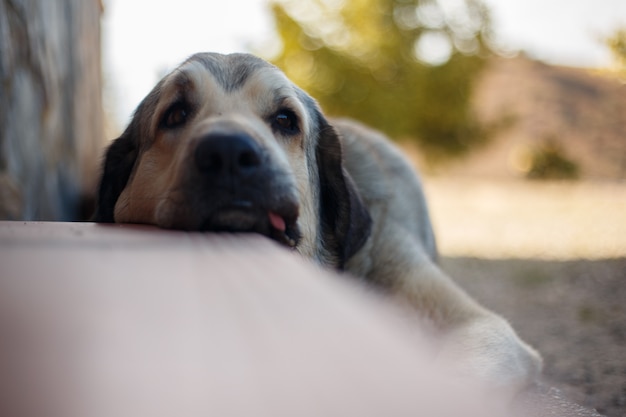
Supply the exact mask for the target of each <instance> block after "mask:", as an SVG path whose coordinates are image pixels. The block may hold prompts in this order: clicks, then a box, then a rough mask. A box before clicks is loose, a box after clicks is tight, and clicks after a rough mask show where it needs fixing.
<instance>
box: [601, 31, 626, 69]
mask: <svg viewBox="0 0 626 417" xmlns="http://www.w3.org/2000/svg"><path fill="white" fill-rule="evenodd" d="M605 43H606V45H607V46H608V47H609V49H610V50H611V53H612V54H613V61H614V62H615V67H616V71H617V74H618V75H619V76H620V77H621V78H622V79H624V80H626V27H624V28H621V29H618V30H616V31H615V33H613V35H611V36H609V37H608V38H606V39H605Z"/></svg>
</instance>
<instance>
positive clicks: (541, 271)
mask: <svg viewBox="0 0 626 417" xmlns="http://www.w3.org/2000/svg"><path fill="white" fill-rule="evenodd" d="M441 264H442V267H443V268H444V269H445V270H446V271H447V272H448V273H449V274H450V275H451V276H453V277H455V278H456V281H457V282H459V283H460V284H461V285H462V286H463V287H464V288H465V289H466V290H467V291H468V292H469V293H471V294H472V295H473V296H474V297H475V298H476V299H478V300H479V301H480V302H482V303H483V304H484V305H486V306H488V307H489V308H491V309H492V310H495V311H497V312H498V313H500V314H501V315H503V316H504V317H506V318H507V319H508V320H509V321H510V322H511V324H512V325H513V327H514V328H515V329H516V330H517V331H518V332H519V334H520V335H521V336H522V338H523V339H525V340H526V341H528V342H529V343H530V344H532V345H533V346H535V347H536V348H537V349H538V350H539V351H540V352H541V354H542V355H543V357H544V361H545V364H544V375H545V379H546V384H547V385H549V386H553V387H556V388H558V389H560V390H561V392H562V395H563V397H564V398H566V399H569V400H571V401H574V402H576V403H578V404H580V405H582V406H585V407H588V408H592V409H596V410H597V411H598V412H599V413H600V414H604V415H606V416H609V417H623V416H626V258H621V259H610V260H608V259H607V260H594V261H592V260H573V261H541V260H519V259H518V260H515V259H508V260H487V259H478V258H459V257H444V258H443V259H442V260H441Z"/></svg>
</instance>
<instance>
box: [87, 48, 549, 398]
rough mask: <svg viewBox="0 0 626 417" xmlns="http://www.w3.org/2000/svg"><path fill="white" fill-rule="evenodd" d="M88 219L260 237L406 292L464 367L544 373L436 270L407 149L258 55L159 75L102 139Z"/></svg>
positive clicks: (514, 383) (502, 326) (522, 378)
mask: <svg viewBox="0 0 626 417" xmlns="http://www.w3.org/2000/svg"><path fill="white" fill-rule="evenodd" d="M95 220H96V221H97V222H120V223H146V224H152V225H156V226H159V227H162V228H168V229H181V230H189V231H229V232H253V233H259V234H262V235H265V236H267V237H269V238H270V239H273V240H275V241H276V242H278V243H280V244H281V245H284V246H286V247H290V248H293V249H294V250H295V251H297V252H298V253H300V254H302V255H303V256H305V257H307V258H310V259H312V260H314V261H315V262H317V263H319V264H321V265H325V266H328V267H332V268H335V269H338V270H342V271H346V272H348V273H349V274H351V275H353V276H356V277H359V278H361V279H362V280H364V281H366V282H369V283H372V284H373V285H375V286H377V287H379V288H384V289H385V291H388V292H389V293H390V294H394V295H397V296H398V297H400V298H401V299H403V300H405V301H406V302H408V303H409V304H410V305H411V306H412V307H414V308H415V309H417V310H418V311H419V313H420V315H423V316H424V317H427V318H428V319H429V320H430V321H431V322H432V323H434V325H435V327H436V328H437V329H438V331H440V332H441V334H443V338H444V343H443V347H442V355H444V357H450V358H454V360H456V361H458V366H459V369H460V370H463V372H468V373H470V374H472V375H476V376H478V377H480V378H485V379H486V380H488V381H490V382H492V383H494V384H496V385H498V386H507V387H514V389H521V388H523V387H526V386H528V385H529V384H531V383H532V382H534V381H535V380H536V379H537V377H538V375H539V374H540V371H541V367H542V360H541V357H540V355H539V354H538V353H537V352H536V351H535V350H534V349H533V348H532V347H530V346H529V345H528V344H526V343H525V342H523V341H522V340H521V339H520V338H519V337H518V336H517V334H516V333H515V332H514V330H513V329H512V328H511V326H510V325H509V324H508V322H507V321H505V320H504V319H503V318H501V317H500V316H498V315H497V314H495V313H493V312H491V311H489V310H487V309H486V308H484V307H482V306H480V305H479V304H478V303H477V302H476V301H474V300H473V299H472V298H471V297H470V296H469V295H467V294H466V293H465V292H464V291H463V290H462V289H460V287H458V286H457V285H456V284H455V283H454V282H453V281H452V280H451V279H450V278H449V277H448V276H447V275H445V274H444V273H443V272H442V271H441V269H440V268H439V267H438V265H437V249H436V244H435V238H434V235H433V230H432V227H431V223H430V220H429V214H428V210H427V204H426V200H425V197H424V194H423V191H422V186H421V183H420V179H419V177H418V175H417V173H416V172H415V171H414V169H413V168H412V166H411V164H410V163H409V162H408V161H407V160H406V159H405V157H404V156H403V155H402V153H401V152H400V151H399V150H398V149H397V148H396V147H395V146H394V145H393V144H392V143H391V142H390V141H389V140H388V139H387V138H386V137H385V136H384V135H383V134H381V133H379V132H376V131H374V130H371V129H370V128H368V127H365V126H363V125H360V124H358V123H357V122H354V121H350V120H341V119H340V120H332V119H328V118H326V117H325V116H324V114H323V113H322V111H321V110H320V108H319V106H318V104H317V103H316V102H315V100H314V99H313V98H311V97H310V96H309V95H307V94H306V93H305V92H304V91H303V90H301V89H300V88H298V87H297V86H295V85H294V84H293V83H292V82H291V81H290V80H289V79H288V78H287V77H286V76H285V75H284V73H283V72H281V71H280V70H279V69H278V68H276V67H275V66H273V65H271V64H270V63H268V62H266V61H264V60H262V59H260V58H257V57H255V56H252V55H248V54H231V55H220V54H214V53H200V54H196V55H194V56H192V57H190V58H189V59H188V60H186V61H185V62H184V63H182V64H181V65H180V66H179V67H178V68H176V69H175V70H174V71H172V72H171V73H170V74H169V75H166V76H165V77H164V78H163V79H162V80H161V81H160V82H158V84H157V85H156V86H155V87H154V89H153V90H152V91H151V92H150V93H149V94H148V95H147V96H146V97H145V98H144V99H143V101H142V102H141V103H140V104H139V106H138V108H137V109H136V111H135V113H134V116H133V118H132V120H131V122H130V123H129V125H128V127H127V128H126V130H125V131H124V132H123V133H122V135H121V136H120V137H119V138H117V139H116V140H115V141H113V142H112V144H111V145H110V146H109V147H108V149H107V150H106V154H105V158H104V164H103V169H102V176H101V181H100V185H99V189H98V196H97V207H96V214H95Z"/></svg>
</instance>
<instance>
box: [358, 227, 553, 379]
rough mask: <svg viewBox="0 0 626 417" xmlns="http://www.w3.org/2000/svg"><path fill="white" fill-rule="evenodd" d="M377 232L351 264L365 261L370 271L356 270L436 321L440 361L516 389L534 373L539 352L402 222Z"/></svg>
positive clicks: (537, 364) (537, 368) (429, 318)
mask: <svg viewBox="0 0 626 417" xmlns="http://www.w3.org/2000/svg"><path fill="white" fill-rule="evenodd" d="M375 233H377V234H378V235H377V236H376V238H374V239H370V241H369V242H368V245H367V247H366V248H364V249H365V250H363V251H361V252H360V253H359V254H357V256H356V257H357V258H358V257H363V256H366V257H368V260H367V261H365V260H364V259H355V260H354V263H353V265H368V269H369V270H368V271H358V272H359V273H360V274H361V275H362V276H366V277H367V278H368V279H370V280H372V281H374V282H377V283H379V284H382V285H383V286H385V287H386V288H388V289H389V290H390V292H391V293H392V294H393V295H394V296H397V297H400V299H401V300H404V301H406V302H408V303H409V304H410V305H411V306H412V307H413V308H415V309H417V310H418V312H419V313H420V315H422V316H424V317H425V318H427V319H428V320H429V321H431V322H432V323H433V324H434V325H435V327H436V329H437V330H438V331H440V332H441V335H442V340H443V345H442V346H441V349H440V351H439V354H438V356H439V358H440V359H441V360H442V361H445V362H447V363H450V364H451V366H453V367H454V368H455V369H456V370H459V371H460V372H461V373H462V374H466V375H469V376H474V377H478V378H481V379H483V380H485V381H486V382H488V383H489V384H490V385H492V386H499V387H502V388H505V389H512V390H514V391H518V390H520V389H522V388H524V387H525V386H527V385H529V384H531V383H532V382H534V381H535V380H536V379H537V378H538V376H539V373H540V372H541V367H542V360H541V357H540V356H539V354H538V353H537V352H536V351H535V350H534V349H533V348H532V347H530V346H529V345H527V344H526V343H524V342H523V341H522V340H521V339H520V338H519V337H518V336H517V334H516V333H515V331H514V330H513V329H512V327H511V326H510V325H509V323H508V322H507V321H506V320H505V319H503V318H502V317H500V316H498V315H497V314H495V313H493V312H491V311H489V310H487V309H486V308H484V307H482V306H480V305H479V304H478V303H477V302H476V301H475V300H473V299H472V298H471V297H470V296H469V295H468V294H466V293H465V292H464V291H463V290H462V289H461V288H460V287H458V286H457V285H456V284H455V283H454V282H453V281H452V280H451V279H450V278H449V277H448V276H447V275H446V274H444V273H443V271H441V269H440V268H439V267H438V266H437V265H436V264H435V262H433V261H432V260H431V259H430V258H429V257H428V256H427V255H426V252H425V251H424V250H423V249H422V248H421V247H420V246H419V242H418V241H417V240H416V239H415V238H414V237H413V236H411V235H410V234H409V233H407V232H406V229H405V228H403V227H401V226H398V225H394V224H387V225H383V226H382V227H379V228H378V230H377V231H376V232H375ZM351 263H352V262H351ZM348 266H350V265H348Z"/></svg>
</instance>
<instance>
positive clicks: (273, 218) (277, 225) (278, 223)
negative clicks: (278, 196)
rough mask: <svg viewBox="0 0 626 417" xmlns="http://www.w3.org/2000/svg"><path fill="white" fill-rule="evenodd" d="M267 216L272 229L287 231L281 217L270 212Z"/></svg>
mask: <svg viewBox="0 0 626 417" xmlns="http://www.w3.org/2000/svg"><path fill="white" fill-rule="evenodd" d="M268 214H269V217H270V223H271V224H272V226H273V227H274V229H276V230H279V231H281V232H284V231H285V229H287V226H286V225H285V220H284V219H283V218H282V217H280V216H279V215H278V214H276V213H274V212H273V211H270V212H269V213H268Z"/></svg>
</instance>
